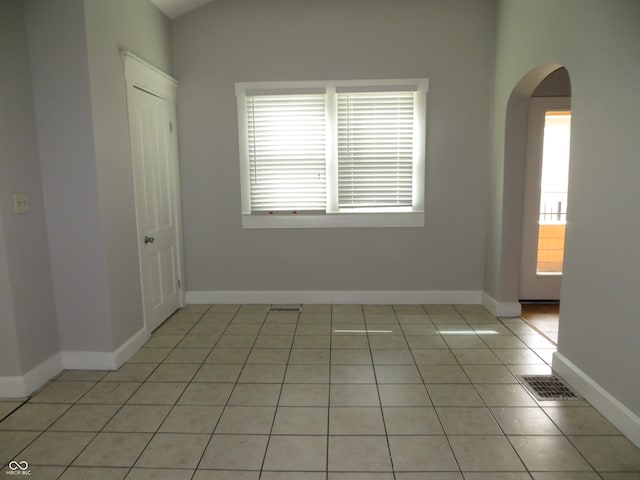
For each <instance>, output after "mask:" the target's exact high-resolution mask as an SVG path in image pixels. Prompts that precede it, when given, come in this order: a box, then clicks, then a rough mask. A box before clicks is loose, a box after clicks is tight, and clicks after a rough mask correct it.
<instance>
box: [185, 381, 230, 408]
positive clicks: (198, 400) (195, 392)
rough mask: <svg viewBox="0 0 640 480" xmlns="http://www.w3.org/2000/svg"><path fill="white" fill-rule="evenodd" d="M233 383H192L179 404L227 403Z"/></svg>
mask: <svg viewBox="0 0 640 480" xmlns="http://www.w3.org/2000/svg"><path fill="white" fill-rule="evenodd" d="M233 386H234V384H233V383H190V384H189V385H188V386H187V388H186V389H185V390H184V392H183V393H182V395H181V396H180V399H179V400H178V404H179V405H226V403H227V400H228V399H229V395H230V394H231V391H232V390H233Z"/></svg>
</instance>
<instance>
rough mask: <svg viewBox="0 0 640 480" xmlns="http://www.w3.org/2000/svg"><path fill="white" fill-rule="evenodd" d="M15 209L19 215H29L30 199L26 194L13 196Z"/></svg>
mask: <svg viewBox="0 0 640 480" xmlns="http://www.w3.org/2000/svg"><path fill="white" fill-rule="evenodd" d="M13 209H14V210H15V212H16V213H17V214H22V213H27V212H28V211H29V198H28V197H27V194H26V193H14V194H13Z"/></svg>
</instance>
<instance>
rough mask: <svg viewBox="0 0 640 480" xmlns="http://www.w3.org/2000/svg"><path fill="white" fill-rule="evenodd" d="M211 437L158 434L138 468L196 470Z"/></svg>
mask: <svg viewBox="0 0 640 480" xmlns="http://www.w3.org/2000/svg"><path fill="white" fill-rule="evenodd" d="M208 442H209V435H201V434H192V433H191V434H187V433H158V434H156V435H155V436H154V437H153V438H152V439H151V442H149V445H147V447H146V448H145V449H144V451H143V452H142V455H141V456H140V458H139V459H138V461H137V462H136V467H152V468H196V466H197V465H198V461H199V460H200V457H201V456H202V452H204V449H205V447H206V446H207V443H208Z"/></svg>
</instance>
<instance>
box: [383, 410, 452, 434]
mask: <svg viewBox="0 0 640 480" xmlns="http://www.w3.org/2000/svg"><path fill="white" fill-rule="evenodd" d="M382 411H383V414H384V423H385V426H386V431H387V434H388V435H442V434H443V433H444V432H443V431H442V426H441V425H440V421H439V420H438V416H437V415H436V412H435V410H434V409H433V407H384V408H383V409H382Z"/></svg>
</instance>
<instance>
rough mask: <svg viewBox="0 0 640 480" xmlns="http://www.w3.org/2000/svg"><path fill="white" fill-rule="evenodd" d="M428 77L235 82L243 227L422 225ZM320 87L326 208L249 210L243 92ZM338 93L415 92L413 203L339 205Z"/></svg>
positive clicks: (260, 92) (313, 88)
mask: <svg viewBox="0 0 640 480" xmlns="http://www.w3.org/2000/svg"><path fill="white" fill-rule="evenodd" d="M428 87H429V80H428V79H426V78H419V79H415V78H413V79H377V80H326V81H299V82H290V81H282V82H237V83H236V84H235V92H236V100H237V112H238V139H239V154H240V180H241V216H242V227H243V228H340V227H423V226H424V198H425V183H426V179H425V163H426V152H425V151H426V107H427V92H428ZM317 90H324V92H325V99H326V102H325V107H326V137H325V138H326V144H327V147H326V151H327V157H326V183H325V184H326V188H327V191H326V210H325V211H324V212H299V213H294V212H287V213H284V212H274V213H273V214H269V213H259V212H252V211H251V185H250V165H249V151H248V149H249V145H248V131H247V125H248V121H247V120H248V119H247V102H246V98H247V95H256V94H263V93H264V94H278V93H280V94H282V93H284V94H295V93H298V92H300V93H307V92H309V91H317ZM336 91H338V92H385V91H386V92H389V91H414V92H415V93H416V95H415V99H414V125H413V129H414V139H413V150H414V155H413V165H412V206H411V207H391V208H380V207H377V208H371V209H365V208H353V209H344V208H343V209H339V208H338V152H337V138H336V135H337V111H336V110H337V100H336Z"/></svg>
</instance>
